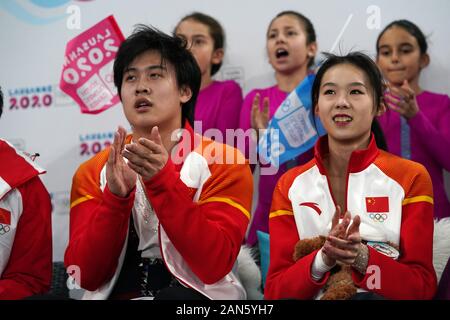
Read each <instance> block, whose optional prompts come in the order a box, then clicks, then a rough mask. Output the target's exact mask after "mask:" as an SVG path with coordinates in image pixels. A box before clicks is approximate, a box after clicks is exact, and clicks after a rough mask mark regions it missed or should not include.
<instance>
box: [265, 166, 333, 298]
mask: <svg viewBox="0 0 450 320" xmlns="http://www.w3.org/2000/svg"><path fill="white" fill-rule="evenodd" d="M292 173H293V171H292V170H291V171H288V173H287V174H285V175H284V176H283V177H282V178H281V179H280V180H279V182H278V183H277V186H276V188H275V191H274V194H273V200H272V207H271V210H270V215H269V230H270V265H269V270H268V273H267V281H266V287H265V290H264V297H265V298H266V299H312V298H313V297H314V296H315V295H317V293H318V292H319V290H320V289H321V288H322V287H323V286H324V285H325V283H326V282H327V280H328V277H329V274H330V273H329V272H327V273H326V274H325V275H324V276H323V278H322V279H321V280H320V282H317V281H315V280H313V279H312V277H311V265H312V263H313V261H314V258H315V256H316V254H317V251H314V252H312V253H311V254H309V255H307V256H305V257H303V258H300V259H299V260H297V261H294V259H293V254H294V248H295V244H296V243H297V242H298V240H299V235H298V231H297V227H296V224H295V220H294V214H293V211H292V204H291V202H290V200H289V199H288V191H289V187H290V184H291V183H290V182H291V180H292V179H289V176H292V175H294V176H295V175H296V174H295V173H294V174H292Z"/></svg>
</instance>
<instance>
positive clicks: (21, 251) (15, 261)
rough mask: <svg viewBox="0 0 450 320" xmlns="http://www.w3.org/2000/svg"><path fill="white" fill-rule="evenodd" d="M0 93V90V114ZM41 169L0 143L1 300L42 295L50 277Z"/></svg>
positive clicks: (48, 218) (0, 102) (48, 225)
mask: <svg viewBox="0 0 450 320" xmlns="http://www.w3.org/2000/svg"><path fill="white" fill-rule="evenodd" d="M2 109H3V95H2V92H1V90H0V116H1V114H2ZM44 172H45V171H44V170H43V169H41V168H40V167H39V166H37V165H36V164H35V163H33V162H32V160H31V159H30V158H29V157H28V156H27V155H25V154H23V153H22V152H20V151H18V150H16V149H15V148H14V147H13V146H12V145H11V144H10V143H9V142H7V141H6V140H2V139H0V300H6V299H8V300H10V299H23V298H26V297H30V296H33V295H40V294H45V293H46V292H47V291H48V290H49V289H50V281H51V276H52V230H51V211H52V207H51V202H50V196H49V194H48V192H47V190H46V188H45V186H44V185H43V183H42V181H41V179H40V178H39V175H40V174H42V173H44Z"/></svg>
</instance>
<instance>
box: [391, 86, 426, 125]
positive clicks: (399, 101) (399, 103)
mask: <svg viewBox="0 0 450 320" xmlns="http://www.w3.org/2000/svg"><path fill="white" fill-rule="evenodd" d="M388 88H389V91H388V92H387V93H385V95H384V99H385V102H386V105H387V106H388V107H389V108H390V109H392V110H394V111H395V112H398V113H399V114H400V115H402V116H403V117H405V118H406V119H408V120H409V119H411V118H412V117H414V116H415V115H416V114H417V112H419V105H418V104H417V100H416V94H415V92H414V90H413V89H412V88H411V87H410V86H409V83H408V80H405V81H403V84H402V86H401V87H394V86H392V85H389V87H388Z"/></svg>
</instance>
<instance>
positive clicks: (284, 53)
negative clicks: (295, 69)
mask: <svg viewBox="0 0 450 320" xmlns="http://www.w3.org/2000/svg"><path fill="white" fill-rule="evenodd" d="M288 55H289V52H287V50H285V49H277V51H275V57H277V59H279V58H284V57H287V56H288Z"/></svg>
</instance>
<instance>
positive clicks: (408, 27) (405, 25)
mask: <svg viewBox="0 0 450 320" xmlns="http://www.w3.org/2000/svg"><path fill="white" fill-rule="evenodd" d="M392 27H399V28H402V29H403V30H405V31H406V32H408V33H409V34H410V35H412V36H413V37H414V38H416V40H417V43H418V44H419V48H420V53H421V54H425V53H427V50H428V44H427V39H426V37H425V35H424V34H423V32H422V30H420V28H419V27H418V26H417V25H416V24H414V23H413V22H411V21H409V20H405V19H402V20H395V21H392V22H391V23H389V24H388V25H387V26H386V27H385V28H384V29H383V31H381V32H380V34H379V35H378V38H377V47H376V50H377V55H378V53H379V44H380V39H381V37H382V36H383V34H384V33H385V32H386V31H387V30H389V29H390V28H392Z"/></svg>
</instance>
